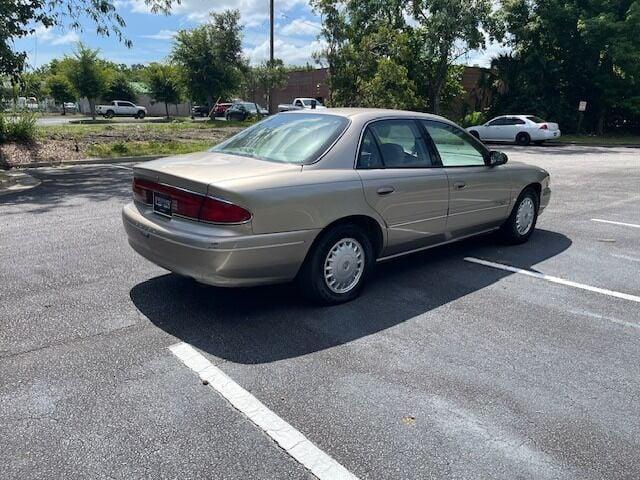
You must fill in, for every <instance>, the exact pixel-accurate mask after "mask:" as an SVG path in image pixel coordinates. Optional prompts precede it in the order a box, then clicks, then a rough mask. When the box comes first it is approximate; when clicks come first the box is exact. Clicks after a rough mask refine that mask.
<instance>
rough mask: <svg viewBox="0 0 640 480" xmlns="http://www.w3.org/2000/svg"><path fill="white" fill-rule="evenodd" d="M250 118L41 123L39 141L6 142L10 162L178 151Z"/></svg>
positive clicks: (208, 143)
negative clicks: (27, 142)
mask: <svg viewBox="0 0 640 480" xmlns="http://www.w3.org/2000/svg"><path fill="white" fill-rule="evenodd" d="M250 124H251V122H224V121H198V122H194V121H191V120H185V119H181V120H177V121H169V122H167V121H164V122H160V121H155V122H135V123H123V122H109V121H106V122H105V121H99V122H96V123H93V122H91V123H88V124H63V125H38V126H37V130H36V140H35V141H34V142H32V143H29V144H20V143H9V144H5V145H3V146H2V150H3V154H4V158H5V159H6V160H7V161H8V163H9V164H10V165H12V166H19V165H25V164H28V163H32V162H39V163H40V162H43V163H64V162H65V161H69V160H79V159H85V158H104V157H110V158H117V157H134V156H143V155H178V154H182V153H190V152H196V151H202V150H206V149H208V148H210V147H212V146H214V145H216V144H217V143H220V142H221V141H223V140H224V139H226V138H228V137H230V136H231V135H234V134H235V133H237V132H239V131H240V130H242V129H243V128H246V127H247V126H248V125H250Z"/></svg>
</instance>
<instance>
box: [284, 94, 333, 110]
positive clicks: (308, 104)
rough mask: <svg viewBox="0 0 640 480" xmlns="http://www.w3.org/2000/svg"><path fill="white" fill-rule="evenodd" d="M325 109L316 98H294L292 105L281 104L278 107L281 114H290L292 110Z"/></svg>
mask: <svg viewBox="0 0 640 480" xmlns="http://www.w3.org/2000/svg"><path fill="white" fill-rule="evenodd" d="M324 108H327V107H325V106H324V105H323V104H322V103H321V102H319V101H318V100H316V99H315V98H304V97H299V98H294V99H293V102H292V103H281V104H280V105H278V111H279V112H288V111H290V110H303V109H304V110H307V109H309V110H313V109H318V110H320V109H324Z"/></svg>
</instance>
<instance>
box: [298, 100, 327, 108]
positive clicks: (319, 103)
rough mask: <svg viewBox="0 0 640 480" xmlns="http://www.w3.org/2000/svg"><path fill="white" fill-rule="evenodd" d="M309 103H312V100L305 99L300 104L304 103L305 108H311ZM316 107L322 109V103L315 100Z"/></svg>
mask: <svg viewBox="0 0 640 480" xmlns="http://www.w3.org/2000/svg"><path fill="white" fill-rule="evenodd" d="M311 102H313V99H312V98H305V99H304V100H302V103H304V104H305V105H307V106H309V107H310V106H311ZM316 106H317V107H324V105H322V102H319V101H318V100H316Z"/></svg>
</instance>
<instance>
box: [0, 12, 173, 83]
mask: <svg viewBox="0 0 640 480" xmlns="http://www.w3.org/2000/svg"><path fill="white" fill-rule="evenodd" d="M144 3H145V4H146V5H147V6H148V7H149V8H150V9H151V11H153V12H156V13H159V12H162V13H168V12H169V11H170V9H171V6H172V3H173V0H144ZM115 4H116V2H115V0H75V1H74V2H67V1H65V0H3V1H1V2H0V18H1V19H2V21H1V22H0V75H1V74H8V75H10V76H12V77H14V78H17V77H18V76H19V74H20V73H21V72H22V70H23V69H24V64H25V59H26V53H25V52H21V51H16V50H15V48H14V41H15V40H16V39H18V38H21V37H25V36H27V35H30V34H32V33H33V32H34V31H35V29H36V26H38V25H42V26H44V27H47V28H48V27H56V26H57V27H61V28H63V29H65V30H77V31H82V30H83V27H82V25H83V24H87V22H91V23H92V24H93V27H94V29H95V31H96V33H97V34H98V35H102V36H109V35H111V34H113V35H115V36H116V37H117V38H118V39H119V40H121V41H123V42H124V43H125V45H127V46H128V47H130V46H131V45H132V43H131V41H130V40H128V39H127V38H126V37H125V36H124V33H123V29H124V27H125V21H124V19H123V18H122V16H121V15H119V14H118V12H117V9H116V6H115Z"/></svg>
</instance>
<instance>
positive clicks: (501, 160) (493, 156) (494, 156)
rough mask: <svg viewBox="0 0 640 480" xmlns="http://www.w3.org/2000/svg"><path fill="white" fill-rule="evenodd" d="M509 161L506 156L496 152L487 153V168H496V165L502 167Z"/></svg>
mask: <svg viewBox="0 0 640 480" xmlns="http://www.w3.org/2000/svg"><path fill="white" fill-rule="evenodd" d="M507 160H509V157H507V154H506V153H504V152H500V151H498V150H491V151H490V152H489V166H491V167H497V166H498V165H504V164H505V163H507Z"/></svg>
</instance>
